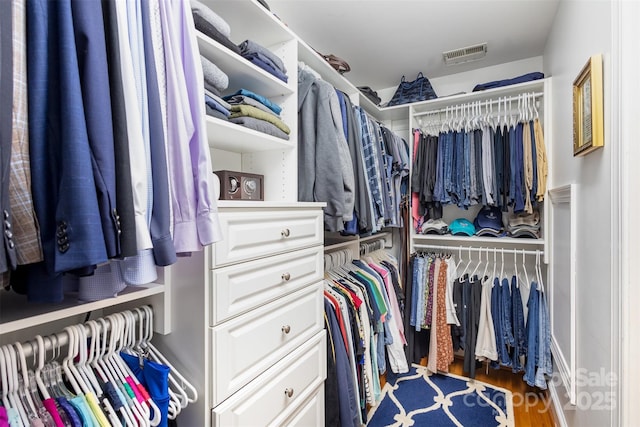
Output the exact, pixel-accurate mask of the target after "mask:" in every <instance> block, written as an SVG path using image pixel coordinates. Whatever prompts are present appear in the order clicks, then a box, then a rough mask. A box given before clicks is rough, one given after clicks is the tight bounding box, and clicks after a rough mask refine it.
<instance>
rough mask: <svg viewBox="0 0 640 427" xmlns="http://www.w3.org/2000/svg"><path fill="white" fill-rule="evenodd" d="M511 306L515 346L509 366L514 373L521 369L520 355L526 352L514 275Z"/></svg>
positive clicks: (525, 340)
mask: <svg viewBox="0 0 640 427" xmlns="http://www.w3.org/2000/svg"><path fill="white" fill-rule="evenodd" d="M511 307H512V316H513V317H512V322H513V336H514V338H515V346H514V347H513V354H512V358H511V360H512V363H511V368H512V370H513V372H514V373H518V372H522V371H523V367H522V363H521V362H520V356H525V355H526V354H527V336H526V334H525V329H524V309H523V308H522V296H521V295H520V287H518V279H517V278H516V276H513V277H512V278H511Z"/></svg>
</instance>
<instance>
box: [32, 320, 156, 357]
mask: <svg viewBox="0 0 640 427" xmlns="http://www.w3.org/2000/svg"><path fill="white" fill-rule="evenodd" d="M129 311H130V312H131V313H133V316H134V318H135V319H136V321H138V320H140V319H139V317H140V316H139V315H140V314H141V315H142V316H143V318H144V316H145V314H144V311H142V310H140V313H139V312H138V311H136V310H129ZM105 317H107V316H105ZM82 326H84V329H85V332H86V336H87V337H91V329H90V328H89V327H88V326H87V325H86V324H83V325H82ZM105 327H106V329H107V331H108V330H109V329H111V323H110V322H106V324H105ZM42 339H43V342H44V350H45V352H47V351H49V350H52V349H53V348H54V345H55V347H56V348H58V347H64V346H65V345H67V344H68V343H69V333H68V332H67V331H60V332H56V333H54V334H50V335H45V336H43V337H42ZM21 344H22V349H23V350H24V356H25V357H31V356H33V355H35V352H36V350H37V349H38V341H36V339H35V338H34V339H32V340H29V341H25V342H23V343H21Z"/></svg>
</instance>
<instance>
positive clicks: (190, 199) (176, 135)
mask: <svg viewBox="0 0 640 427" xmlns="http://www.w3.org/2000/svg"><path fill="white" fill-rule="evenodd" d="M160 19H161V21H162V35H163V41H164V46H165V62H166V69H167V138H168V141H169V144H168V151H167V158H168V163H169V180H170V182H171V185H170V190H171V203H172V206H173V219H174V229H173V230H174V243H175V249H176V252H177V253H190V252H194V251H199V250H201V249H202V247H203V246H205V245H209V244H211V243H213V242H216V241H218V240H220V239H221V237H222V232H221V230H220V223H219V220H218V208H217V203H216V200H215V192H214V184H213V173H212V169H211V160H210V154H209V146H208V142H207V135H206V128H205V104H204V103H203V102H202V100H203V99H204V77H203V74H202V66H201V63H200V53H199V50H198V45H197V42H196V36H195V27H194V23H193V16H192V14H191V10H190V7H189V2H185V1H181V0H168V1H162V2H160Z"/></svg>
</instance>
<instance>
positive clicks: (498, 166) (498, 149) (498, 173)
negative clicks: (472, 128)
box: [493, 127, 504, 206]
mask: <svg viewBox="0 0 640 427" xmlns="http://www.w3.org/2000/svg"><path fill="white" fill-rule="evenodd" d="M493 157H494V162H495V163H494V166H493V171H494V172H493V174H494V177H495V188H494V195H493V197H494V198H495V200H496V206H502V192H503V191H504V188H503V186H502V182H503V174H504V150H503V149H502V128H501V127H499V128H498V129H496V131H495V132H494V134H493Z"/></svg>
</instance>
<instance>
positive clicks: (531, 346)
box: [523, 282, 540, 387]
mask: <svg viewBox="0 0 640 427" xmlns="http://www.w3.org/2000/svg"><path fill="white" fill-rule="evenodd" d="M538 303H539V297H538V284H537V283H536V282H532V283H531V290H530V292H529V300H528V302H527V307H528V309H529V312H528V313H527V326H526V331H527V363H526V365H525V372H524V377H523V379H524V380H525V381H526V382H527V384H528V385H530V386H531V387H533V386H535V384H536V365H537V364H538V363H537V361H538V337H539V333H538V330H539V325H540V322H539V316H540V309H539V308H538Z"/></svg>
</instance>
